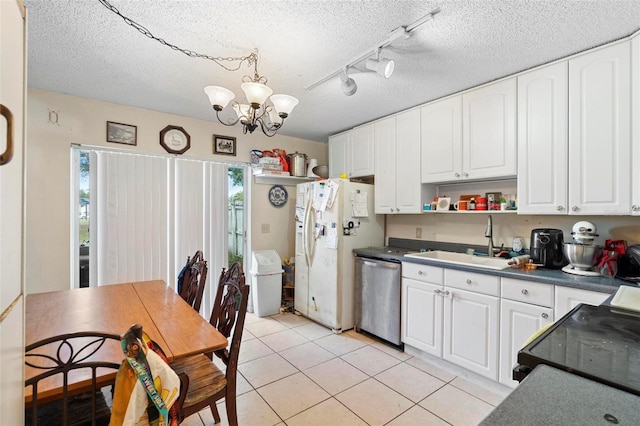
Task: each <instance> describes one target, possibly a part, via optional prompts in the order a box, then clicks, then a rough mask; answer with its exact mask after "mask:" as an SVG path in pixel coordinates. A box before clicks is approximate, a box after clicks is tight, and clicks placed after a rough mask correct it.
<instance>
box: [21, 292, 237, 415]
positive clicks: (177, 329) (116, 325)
mask: <svg viewBox="0 0 640 426" xmlns="http://www.w3.org/2000/svg"><path fill="white" fill-rule="evenodd" d="M133 324H141V325H142V329H143V331H144V332H146V333H147V334H148V335H149V337H150V338H151V339H152V340H154V341H155V342H156V343H157V344H158V345H160V347H161V348H162V349H163V350H164V352H165V354H166V355H167V358H168V359H169V361H173V360H176V359H180V358H184V357H187V356H190V355H195V354H199V353H208V352H212V351H215V350H218V349H222V348H225V347H226V346H227V343H228V342H227V339H226V337H224V335H222V334H221V333H220V332H219V331H218V330H217V329H216V328H215V327H214V326H212V325H211V324H210V323H209V322H208V321H207V320H205V319H204V318H203V317H202V316H201V315H200V314H199V313H197V312H196V311H195V310H194V309H193V308H192V307H191V306H190V305H189V304H188V303H186V302H185V301H184V300H183V299H182V298H181V297H180V296H179V295H178V294H177V293H176V292H175V291H174V290H173V289H172V288H171V287H168V286H167V285H166V283H165V282H164V281H162V280H154V281H139V282H129V283H122V284H114V285H105V286H100V287H88V288H80V289H73V290H62V291H54V292H48V293H36V294H29V295H27V297H26V306H25V344H26V345H29V344H31V343H35V342H37V341H39V340H42V339H45V338H48V337H51V336H56V335H62V334H68V333H75V332H80V331H92V332H105V333H114V334H121V333H124V332H125V331H127V330H128V329H129V327H130V326H131V325H133ZM54 355H55V354H54ZM102 357H104V359H107V360H109V361H112V362H115V363H120V362H121V361H122V360H123V359H124V354H123V352H122V349H121V348H120V345H118V344H115V342H114V344H111V345H108V347H105V348H104V352H103V355H102ZM37 373H38V371H36V370H34V369H33V368H31V367H29V366H25V379H28V378H30V377H33V376H34V375H35V374H37ZM114 379H115V373H114V372H113V371H111V372H104V373H103V375H102V376H101V377H99V381H100V383H101V384H109V383H113V381H114ZM90 381H91V376H90V375H87V376H82V377H77V376H76V377H74V378H73V383H70V385H69V387H70V388H71V389H76V390H77V389H82V388H83V387H88V386H90ZM61 395H62V384H61V383H60V381H59V380H49V379H46V380H45V382H43V383H41V384H40V385H39V387H38V399H39V400H40V401H45V400H52V399H56V398H57V397H60V396H61ZM25 402H26V403H27V404H28V403H30V402H31V390H30V389H28V388H27V389H25Z"/></svg>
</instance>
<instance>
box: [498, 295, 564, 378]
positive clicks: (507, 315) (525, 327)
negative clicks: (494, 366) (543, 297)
mask: <svg viewBox="0 0 640 426" xmlns="http://www.w3.org/2000/svg"><path fill="white" fill-rule="evenodd" d="M550 287H553V286H552V285H550ZM552 321H553V310H552V309H551V308H547V307H544V306H538V305H531V304H529V303H522V302H515V301H513V300H507V299H502V300H501V301H500V383H502V384H503V385H505V386H509V387H511V388H515V387H516V386H517V385H518V382H517V381H515V380H513V379H512V375H511V372H512V370H513V367H514V366H515V364H516V362H517V359H518V351H520V349H522V347H523V346H524V344H525V343H526V342H527V340H528V339H529V338H530V337H531V336H532V335H533V334H534V333H536V332H537V331H538V330H540V329H541V328H542V327H544V326H546V325H547V324H550V323H551V322H552Z"/></svg>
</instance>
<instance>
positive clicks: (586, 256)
mask: <svg viewBox="0 0 640 426" xmlns="http://www.w3.org/2000/svg"><path fill="white" fill-rule="evenodd" d="M596 231H597V230H596V226H595V225H594V224H593V223H591V222H588V221H586V220H582V221H580V222H576V223H575V224H574V225H573V228H572V232H571V235H572V236H573V239H574V240H575V241H576V242H575V243H564V244H563V251H564V255H565V256H566V258H567V260H568V261H569V264H568V265H567V266H565V267H564V268H562V270H563V271H564V272H567V273H569V274H575V275H582V276H600V272H599V271H598V270H597V268H594V266H595V265H596V264H597V263H598V260H599V259H600V257H602V251H603V247H602V246H599V245H595V244H593V240H594V239H595V237H597V236H598V234H597V232H596Z"/></svg>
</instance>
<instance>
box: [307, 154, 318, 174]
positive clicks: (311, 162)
mask: <svg viewBox="0 0 640 426" xmlns="http://www.w3.org/2000/svg"><path fill="white" fill-rule="evenodd" d="M317 165H318V160H316V159H315V158H312V159H310V160H309V166H308V167H307V177H319V176H318V175H317V174H315V173H313V168H314V167H315V166H317Z"/></svg>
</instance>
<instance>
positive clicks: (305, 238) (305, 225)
mask: <svg viewBox="0 0 640 426" xmlns="http://www.w3.org/2000/svg"><path fill="white" fill-rule="evenodd" d="M307 191H308V189H307ZM305 196H306V197H308V196H309V194H308V192H307V193H305ZM310 208H311V201H310V200H309V199H308V198H307V201H306V202H305V206H304V218H303V219H302V252H303V253H304V260H305V262H306V263H307V266H310V263H311V262H310V259H309V215H310Z"/></svg>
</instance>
